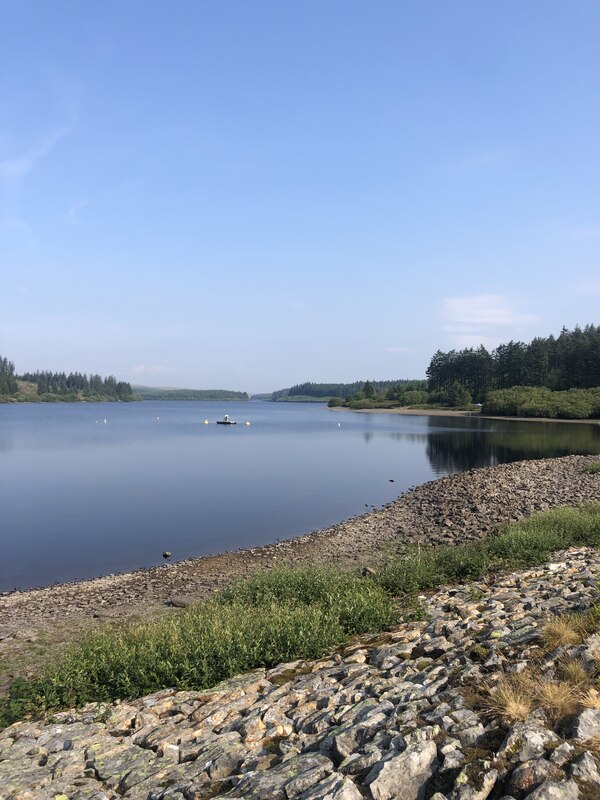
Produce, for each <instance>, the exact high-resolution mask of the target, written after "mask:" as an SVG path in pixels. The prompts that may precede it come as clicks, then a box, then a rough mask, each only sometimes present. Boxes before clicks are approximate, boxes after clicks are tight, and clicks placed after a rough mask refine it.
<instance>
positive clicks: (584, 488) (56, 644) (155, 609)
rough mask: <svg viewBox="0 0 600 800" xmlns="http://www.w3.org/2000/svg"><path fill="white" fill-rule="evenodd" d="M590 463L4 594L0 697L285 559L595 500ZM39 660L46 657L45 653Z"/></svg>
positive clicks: (447, 539)
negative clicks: (111, 627) (73, 645)
mask: <svg viewBox="0 0 600 800" xmlns="http://www.w3.org/2000/svg"><path fill="white" fill-rule="evenodd" d="M595 460H597V457H594V456H567V457H566V458H557V459H544V460H536V461H522V462H518V463H513V464H503V465H499V466H495V467H488V468H484V469H478V470H471V471H469V472H466V473H462V474H457V475H449V476H446V477H443V478H440V479H438V480H435V481H431V482H429V483H426V484H423V485H421V486H418V487H416V488H414V489H412V490H410V491H408V492H406V493H405V494H403V495H401V496H400V497H399V498H398V499H397V500H395V501H394V502H392V503H390V504H388V505H387V506H385V507H384V508H382V509H377V510H374V511H370V512H369V513H365V514H363V515H361V516H359V517H355V518H352V519H349V520H347V521H345V522H342V523H340V524H339V525H334V526H332V527H330V528H327V529H325V530H322V531H317V532H315V533H312V534H307V535H305V536H301V537H298V538H296V539H290V540H286V541H280V542H276V543H275V544H272V545H268V546H265V547H257V548H252V549H249V550H242V551H238V552H234V553H225V554H222V555H218V556H211V557H205V558H196V559H190V560H187V561H181V562H178V563H174V564H165V565H163V566H161V567H156V568H152V569H146V570H138V571H137V572H133V573H129V574H123V575H111V576H108V577H103V578H98V579H95V580H91V581H82V582H80V583H72V584H63V585H57V586H51V587H48V588H45V589H36V590H31V591H27V592H12V593H8V594H3V595H0V663H2V662H3V663H4V665H5V666H4V669H3V670H2V672H0V691H1V690H2V687H3V686H4V687H5V686H6V685H7V683H8V682H9V680H10V679H11V677H12V676H13V675H14V674H16V673H20V674H22V673H23V672H24V671H26V669H27V665H29V664H32V665H33V664H35V659H36V657H38V656H37V655H36V653H37V651H47V650H48V649H51V648H60V647H61V645H62V643H63V642H65V641H68V640H70V639H72V638H73V637H74V636H77V635H78V632H79V631H81V630H83V629H85V628H88V627H89V626H90V625H97V624H103V623H104V622H106V621H107V620H115V619H117V620H118V619H126V618H132V617H149V616H152V615H155V614H157V613H160V611H161V610H162V609H164V608H165V606H166V605H171V606H185V605H187V604H188V603H190V602H193V601H194V600H197V599H200V598H202V597H205V596H206V595H207V594H209V593H210V592H211V591H213V590H214V589H215V588H217V587H218V586H222V585H223V584H224V583H226V582H227V581H228V580H231V579H232V578H235V577H239V576H243V575H246V574H249V573H251V572H253V571H255V570H257V569H264V568H268V567H270V566H273V565H274V564H277V563H281V562H289V563H292V564H306V563H315V562H317V563H323V562H330V563H338V564H342V565H355V564H357V563H359V564H361V565H365V564H371V565H373V566H376V565H377V563H379V562H380V561H381V560H382V559H384V558H385V556H386V554H388V553H389V552H390V549H394V550H397V549H402V548H403V547H405V546H407V545H410V544H415V543H421V544H439V543H451V542H464V541H468V540H473V539H479V538H482V537H484V536H486V535H488V534H489V533H491V532H493V531H494V530H497V529H498V527H499V526H501V525H502V524H504V523H506V522H513V521H516V520H518V519H521V518H523V517H526V516H529V515H531V514H532V513H535V512H538V511H544V510H546V509H549V508H553V507H556V506H577V505H581V504H582V503H585V502H588V501H594V500H600V481H598V476H596V475H589V474H587V473H584V472H582V467H583V466H584V465H585V464H586V463H590V462H592V461H595ZM42 656H43V653H42Z"/></svg>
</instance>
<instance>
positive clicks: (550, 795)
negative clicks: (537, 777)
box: [527, 781, 579, 800]
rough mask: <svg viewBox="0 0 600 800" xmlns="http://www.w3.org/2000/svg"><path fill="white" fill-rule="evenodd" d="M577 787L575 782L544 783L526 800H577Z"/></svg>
mask: <svg viewBox="0 0 600 800" xmlns="http://www.w3.org/2000/svg"><path fill="white" fill-rule="evenodd" d="M578 798H579V787H578V786H577V784H576V783H575V781H559V782H555V781H545V782H544V783H542V785H541V786H538V788H537V789H535V790H534V791H533V792H532V793H531V794H530V795H529V796H528V797H527V800H578Z"/></svg>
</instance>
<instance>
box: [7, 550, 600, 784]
mask: <svg viewBox="0 0 600 800" xmlns="http://www.w3.org/2000/svg"><path fill="white" fill-rule="evenodd" d="M599 572H600V556H599V555H598V553H597V552H595V551H590V550H588V549H586V548H580V549H577V550H575V549H572V550H570V551H564V552H561V553H557V554H556V556H555V559H554V560H553V561H552V562H551V563H548V564H546V565H544V566H541V567H539V568H536V569H529V570H523V571H520V572H515V573H510V574H503V575H497V576H496V577H495V580H494V581H493V582H491V583H490V582H485V581H482V582H476V583H471V584H468V585H464V586H455V587H449V588H448V587H447V588H443V589H442V590H440V591H438V592H435V593H433V594H431V595H430V596H428V597H423V598H422V599H421V602H422V604H423V606H424V609H425V611H426V613H427V620H426V621H423V622H413V623H408V624H403V625H399V626H398V627H396V628H395V629H393V630H391V631H389V632H387V633H384V634H379V635H377V636H362V637H359V638H357V639H355V640H354V641H352V642H351V643H349V644H348V645H347V646H346V647H345V648H344V649H342V650H341V651H340V652H338V653H335V654H334V655H333V656H331V657H329V658H324V659H321V660H319V661H313V662H303V661H299V662H294V663H290V664H282V665H280V666H279V667H277V668H275V669H272V670H268V671H265V670H258V671H255V672H252V673H249V674H247V675H244V676H240V677H238V678H235V679H232V680H230V681H228V682H226V683H223V684H220V685H219V686H216V687H214V688H213V689H212V690H209V691H204V692H189V691H188V692H174V691H170V690H165V691H161V692H158V693H156V694H153V695H151V696H148V697H144V698H141V699H139V700H134V701H125V702H121V703H115V704H112V705H98V704H90V705H88V706H86V707H85V708H83V709H80V710H77V711H68V712H63V713H59V714H56V715H54V716H53V717H52V718H51V719H50V720H48V721H47V722H19V723H16V724H14V725H12V726H11V727H10V728H7V729H5V730H4V731H2V732H0V800H48V798H53V799H54V800H116V799H117V798H120V797H125V798H129V800H208V798H219V799H221V798H222V800H225V798H247V799H248V800H294V799H295V798H298V800H486V798H501V797H502V798H504V800H522V799H523V798H528V799H529V800H577V798H580V800H593V798H597V797H600V774H599V772H598V760H597V759H598V755H599V749H598V738H597V737H598V736H600V710H599V708H598V705H600V704H598V703H597V702H596V697H595V696H594V695H591V697H592V702H588V703H587V706H586V705H585V702H583V704H580V705H579V707H577V708H576V709H575V710H574V711H573V712H572V713H570V715H567V716H565V715H564V714H563V716H562V717H561V718H560V720H559V719H557V718H556V716H553V715H552V714H550V713H546V712H545V711H544V710H543V709H542V708H539V707H538V708H536V707H535V706H534V707H532V709H531V713H530V714H529V715H528V716H527V717H526V718H525V719H523V720H521V721H515V722H511V721H509V720H506V719H505V718H504V717H503V716H502V715H500V714H498V713H495V712H494V711H489V710H487V711H486V709H485V707H482V703H481V699H482V697H484V696H485V689H486V687H493V686H494V685H497V684H498V682H499V681H500V680H501V679H502V677H503V676H505V675H507V674H508V675H511V674H512V675H514V674H516V673H520V672H524V671H525V670H527V669H528V668H529V665H531V664H532V663H535V664H536V665H537V670H538V674H539V675H540V676H543V677H542V678H540V680H542V681H547V682H548V683H550V684H552V683H553V682H554V681H555V678H556V677H557V675H559V674H561V673H560V670H561V664H565V663H566V662H565V659H567V658H569V659H571V660H576V661H577V663H579V664H580V665H581V669H582V670H583V671H584V672H585V670H589V671H590V672H591V671H592V670H594V669H596V668H597V661H598V658H599V657H600V636H599V635H598V634H594V635H591V636H589V637H587V638H585V639H583V640H582V641H580V642H574V643H573V642H571V643H570V644H568V645H562V646H558V647H550V648H549V647H548V646H546V647H543V646H542V636H541V632H542V629H543V626H544V624H545V623H546V622H547V620H548V619H550V618H552V617H555V616H556V615H560V614H564V613H565V612H577V611H583V610H585V609H587V608H589V607H590V606H591V605H592V604H593V603H594V602H595V601H596V600H597V598H598V588H597V584H598V575H599Z"/></svg>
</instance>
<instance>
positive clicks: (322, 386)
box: [271, 380, 426, 400]
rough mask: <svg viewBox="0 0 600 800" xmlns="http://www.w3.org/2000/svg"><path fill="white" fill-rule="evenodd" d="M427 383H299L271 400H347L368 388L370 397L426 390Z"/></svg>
mask: <svg viewBox="0 0 600 800" xmlns="http://www.w3.org/2000/svg"><path fill="white" fill-rule="evenodd" d="M425 384H426V382H425V381H414V380H396V381H354V382H353V383H311V382H310V381H309V382H306V383H297V384H295V385H294V386H290V387H289V389H278V390H277V391H276V392H273V393H272V394H271V400H280V399H281V398H284V397H322V398H323V399H328V398H330V397H340V398H342V399H343V400H347V399H348V398H349V397H354V396H356V395H357V394H359V393H361V392H364V390H365V387H367V392H368V394H369V396H371V397H372V396H373V395H376V394H381V393H383V392H387V391H389V390H392V391H395V392H399V391H403V390H405V389H414V388H419V389H422V388H425Z"/></svg>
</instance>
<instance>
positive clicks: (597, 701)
mask: <svg viewBox="0 0 600 800" xmlns="http://www.w3.org/2000/svg"><path fill="white" fill-rule="evenodd" d="M579 702H580V703H581V705H582V706H583V707H584V708H595V709H600V692H599V691H598V690H597V689H593V688H590V689H586V691H585V692H582V694H581V696H580V699H579ZM599 746H600V742H599Z"/></svg>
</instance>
